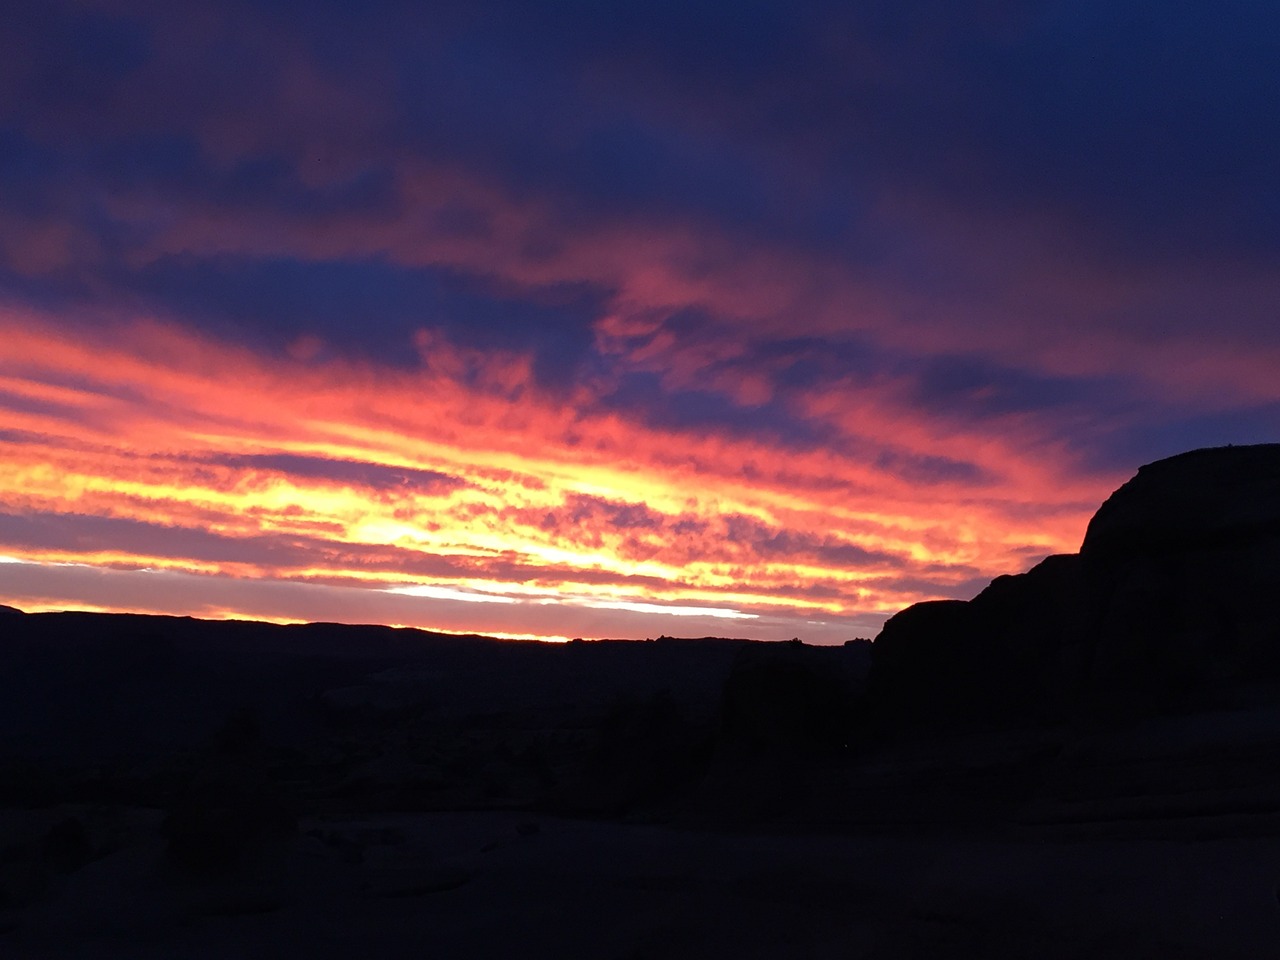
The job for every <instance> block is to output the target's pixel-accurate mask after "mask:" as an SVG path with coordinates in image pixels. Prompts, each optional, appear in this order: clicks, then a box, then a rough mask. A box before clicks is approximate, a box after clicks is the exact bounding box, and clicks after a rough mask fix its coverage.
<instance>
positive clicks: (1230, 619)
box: [870, 444, 1280, 728]
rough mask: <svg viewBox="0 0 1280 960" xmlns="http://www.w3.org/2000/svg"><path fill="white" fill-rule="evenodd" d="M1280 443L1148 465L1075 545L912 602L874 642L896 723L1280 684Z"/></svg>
mask: <svg viewBox="0 0 1280 960" xmlns="http://www.w3.org/2000/svg"><path fill="white" fill-rule="evenodd" d="M1277 595H1280V444H1267V445H1259V446H1249V447H1222V448H1216V449H1209V450H1196V451H1192V452H1190V453H1186V454H1182V455H1180V456H1176V457H1171V458H1169V459H1167V460H1161V461H1158V462H1156V463H1153V464H1149V465H1147V466H1144V467H1143V468H1142V469H1140V470H1139V471H1138V474H1137V476H1135V477H1134V478H1133V479H1132V480H1130V481H1129V482H1128V483H1126V484H1124V485H1123V486H1122V487H1121V488H1120V489H1119V490H1117V491H1116V492H1115V493H1114V494H1112V496H1111V497H1110V498H1108V500H1107V501H1106V502H1105V503H1104V504H1103V505H1102V507H1101V509H1099V511H1098V513H1097V514H1096V515H1095V516H1094V518H1093V520H1092V521H1091V522H1090V524H1089V527H1088V532H1087V534H1086V536H1085V540H1084V544H1083V546H1082V548H1081V551H1080V553H1079V554H1073V555H1067V556H1055V557H1049V558H1047V559H1046V560H1044V561H1043V562H1041V563H1040V564H1039V565H1038V566H1036V567H1035V568H1034V569H1032V570H1031V571H1029V572H1027V573H1025V574H1021V575H1018V576H1013V577H999V578H997V579H996V580H995V581H993V582H992V583H991V585H990V586H988V587H987V588H986V589H985V590H984V591H982V593H980V594H979V595H978V596H977V597H975V598H974V599H973V600H971V601H967V602H963V601H942V602H934V603H924V604H917V605H916V606H914V607H910V608H908V609H907V610H904V611H902V612H901V613H899V614H898V615H896V616H894V617H893V618H891V619H890V620H889V622H888V623H886V624H885V627H884V630H883V631H882V633H881V635H880V636H879V637H878V638H877V640H876V643H875V645H874V648H873V666H872V673H871V681H870V692H871V698H872V706H873V712H874V713H875V714H876V715H877V716H879V718H880V720H881V722H882V723H883V724H885V725H886V726H888V727H891V728H903V727H907V728H910V727H930V726H937V725H939V724H956V723H960V724H964V723H975V722H976V723H985V724H992V723H994V724H997V725H1009V724H1026V723H1053V722H1060V721H1063V720H1070V719H1078V718H1079V717H1080V716H1081V715H1082V714H1084V715H1088V714H1091V713H1093V712H1096V711H1101V712H1103V713H1117V712H1118V713H1121V714H1130V715H1157V714H1168V713H1176V712H1183V711H1187V710H1192V709H1197V708H1199V707H1204V706H1209V705H1213V704H1221V703H1230V702H1236V701H1240V700H1241V699H1242V698H1246V697H1247V696H1248V689H1249V687H1250V686H1251V685H1257V684H1259V683H1266V682H1270V681H1276V680H1280V612H1278V610H1277V606H1276V603H1275V599H1276V597H1277Z"/></svg>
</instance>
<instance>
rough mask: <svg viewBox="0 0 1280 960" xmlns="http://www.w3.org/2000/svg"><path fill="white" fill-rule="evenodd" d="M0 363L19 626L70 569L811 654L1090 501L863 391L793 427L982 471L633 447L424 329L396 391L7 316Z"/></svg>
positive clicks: (225, 348)
mask: <svg viewBox="0 0 1280 960" xmlns="http://www.w3.org/2000/svg"><path fill="white" fill-rule="evenodd" d="M0 343H3V345H4V346H3V347H2V348H0V418H2V419H0V486H2V487H3V489H4V490H5V491H6V499H5V503H4V508H3V509H4V513H3V516H2V517H0V520H3V522H0V554H3V555H5V556H6V557H8V558H11V559H15V560H19V561H23V562H22V563H19V564H12V563H9V564H0V601H7V602H10V603H15V604H17V605H19V606H26V607H28V608H33V607H39V608H49V607H56V606H89V607H98V608H104V607H112V606H113V604H112V603H104V602H103V597H102V596H90V595H89V594H88V593H85V592H84V590H86V589H87V588H84V587H83V582H84V577H79V579H78V580H77V577H75V576H70V575H69V574H66V573H60V574H57V575H56V576H55V575H54V571H56V570H62V571H66V570H68V569H72V568H67V567H53V566H51V565H54V564H77V565H83V566H80V567H76V568H74V569H82V570H83V569H98V570H104V571H105V570H111V571H116V573H117V574H118V575H120V576H123V575H124V573H125V572H127V571H139V570H146V571H151V572H152V574H157V573H165V572H167V573H168V574H170V575H171V577H170V579H169V580H168V581H166V582H167V583H168V584H169V585H170V593H169V594H167V595H166V596H165V597H163V598H157V599H156V600H155V601H154V602H147V601H145V599H144V598H143V597H142V596H140V595H139V594H140V593H141V591H136V590H135V591H132V592H131V591H127V590H126V591H123V592H120V593H118V594H117V596H120V597H129V598H130V599H125V600H122V601H121V602H120V603H119V604H118V606H119V607H120V608H127V609H153V610H158V611H164V612H189V613H205V614H208V613H211V612H212V613H219V614H226V615H253V616H266V617H271V616H274V617H278V618H287V619H298V618H315V617H320V616H324V617H329V618H333V619H361V620H368V619H380V620H383V621H388V622H398V623H414V624H416V625H420V626H427V627H432V626H435V627H445V628H448V629H491V630H496V631H497V632H504V633H508V634H512V635H524V634H528V635H540V636H561V635H569V634H571V633H573V632H579V628H581V630H582V631H593V632H594V635H608V634H610V633H630V634H633V635H634V634H639V633H649V634H651V635H652V634H657V633H660V632H668V633H673V632H681V627H682V625H683V624H685V623H693V622H696V623H697V624H699V625H700V626H701V625H705V624H711V625H716V624H719V625H721V626H722V627H723V629H721V630H720V631H718V632H722V633H730V634H734V635H740V636H741V635H748V636H751V635H767V636H783V635H790V634H800V635H802V636H805V635H809V636H812V637H814V638H816V639H822V640H835V639H839V638H841V636H845V635H852V634H853V633H854V632H863V633H865V632H867V631H868V630H874V629H875V625H876V624H877V623H878V622H879V621H880V620H882V619H883V617H884V616H885V615H887V614H889V613H892V612H893V611H895V610H897V609H899V608H900V607H902V606H904V605H905V604H908V603H911V602H913V601H916V600H920V599H924V598H927V597H936V596H949V595H958V594H960V595H962V594H965V593H966V592H971V591H972V589H973V587H974V584H975V582H977V581H978V580H980V579H981V578H984V577H989V576H992V575H996V574H1000V573H1009V572H1015V571H1018V570H1021V569H1024V568H1025V567H1026V566H1027V565H1028V563H1029V562H1030V561H1031V560H1033V559H1034V558H1035V557H1037V556H1039V555H1043V554H1047V553H1052V552H1057V551H1062V550H1070V549H1074V548H1075V546H1076V545H1077V544H1078V542H1079V538H1080V536H1081V534H1082V532H1083V528H1084V524H1085V522H1086V520H1087V518H1088V515H1089V513H1090V512H1091V510H1092V508H1093V506H1094V505H1096V503H1097V502H1098V500H1099V499H1100V498H1101V496H1102V495H1103V494H1104V493H1105V492H1106V489H1107V487H1108V486H1109V485H1110V484H1111V481H1112V478H1102V479H1101V480H1100V479H1099V478H1089V479H1087V480H1080V481H1077V482H1075V483H1074V484H1073V483H1069V482H1064V481H1063V479H1062V477H1063V476H1064V475H1065V474H1067V473H1068V471H1066V470H1064V469H1063V463H1064V462H1065V455H1063V454H1062V453H1061V452H1060V451H1056V450H1053V449H1045V448H1044V447H1038V448H1030V447H1029V446H1028V438H1027V437H1026V436H1020V435H1019V434H1018V431H1017V427H1016V424H1012V425H1011V424H1008V423H1005V424H1003V425H1002V429H1003V431H1004V432H1003V434H1002V435H1001V436H992V435H981V434H978V433H977V432H973V431H971V432H970V433H968V434H964V435H961V434H954V433H953V434H949V435H944V434H943V433H942V432H941V431H940V429H939V428H938V427H937V426H936V425H931V424H930V423H929V422H927V421H926V420H924V419H922V418H920V417H919V416H913V415H912V414H911V413H910V412H909V411H908V410H907V409H906V408H905V407H903V406H900V405H895V403H894V400H893V395H892V391H891V390H888V389H882V388H876V387H874V386H866V387H858V386H857V385H853V384H848V385H845V386H844V387H843V388H842V389H840V390H839V391H838V392H835V393H828V394H824V395H816V394H815V395H812V396H807V397H804V398H803V400H802V402H801V404H800V407H799V408H798V409H797V414H798V415H803V416H805V417H808V418H811V419H817V420H821V421H822V422H823V423H825V424H827V425H828V426H830V427H833V428H835V429H837V430H839V431H841V432H842V435H854V434H856V436H857V437H858V438H860V441H861V442H862V444H863V447H864V448H867V449H874V450H878V451H894V452H896V455H899V456H901V457H910V456H920V457H923V456H930V457H940V456H941V457H955V458H962V459H963V460H965V461H967V462H974V463H979V464H981V465H982V466H983V467H984V475H983V476H981V477H972V478H968V479H947V478H946V477H945V476H939V477H937V478H932V479H931V480H930V481H929V482H923V481H921V480H920V479H919V478H916V479H911V478H909V477H907V476H902V475H898V474H896V473H895V472H894V471H893V470H892V469H891V468H889V467H886V466H885V464H886V463H892V462H894V459H893V458H886V457H883V456H879V457H875V458H871V459H866V458H863V459H859V458H856V457H853V456H852V455H848V454H840V453H838V452H835V451H834V450H833V449H828V448H816V447H815V448H813V449H805V450H794V449H791V450H780V449H777V448H776V447H774V446H770V444H769V443H768V442H767V441H765V440H762V439H758V438H757V439H743V438H736V439H735V438H728V437H723V436H715V435H709V434H707V433H705V432H698V431H695V430H690V429H658V428H654V427H652V426H646V425H644V424H643V423H641V422H639V421H638V420H637V419H631V418H628V417H627V416H624V415H621V414H618V413H617V412H608V413H606V412H600V408H599V407H598V406H597V405H596V404H594V403H593V400H594V398H593V397H592V396H591V395H590V393H589V391H587V390H585V389H580V390H578V391H577V392H576V393H573V394H571V395H567V396H554V395H552V394H550V393H548V392H547V391H545V390H543V389H541V388H540V387H539V386H538V385H537V383H536V381H535V379H534V377H533V376H532V374H531V361H530V359H529V358H528V357H526V356H523V355H520V354H516V353H506V354H503V353H485V354H480V353H475V352H468V351H466V350H462V349H459V348H457V347H456V346H454V345H452V344H450V343H448V342H446V341H443V340H441V339H439V338H438V337H427V336H426V335H424V336H423V337H422V338H421V339H420V342H419V345H418V346H419V349H420V351H421V354H422V363H421V365H420V366H419V367H418V368H417V369H415V370H412V371H409V370H404V369H398V370H392V369H385V368H379V367H376V366H374V365H371V364H368V363H361V362H354V361H336V360H325V361H316V360H310V361H309V360H305V359H279V358H269V357H264V356H261V355H258V354H255V353H254V352H251V351H250V350H248V349H245V348H242V347H234V346H230V345H227V344H225V343H221V342H216V341H213V340H210V339H207V338H201V337H198V336H196V335H193V334H191V333H189V332H186V331H184V330H182V329H180V328H178V327H175V326H171V325H166V324H162V323H158V322H154V321H138V322H135V323H131V324H127V325H123V326H117V327H114V328H112V329H111V330H110V332H106V331H104V332H103V333H102V334H101V335H100V336H98V337H96V338H94V337H85V336H83V335H73V334H71V333H69V332H67V331H66V330H65V329H63V328H59V327H58V326H56V325H55V324H53V323H51V322H49V321H48V320H47V318H42V317H40V316H35V315H31V314H29V313H17V312H13V311H9V312H5V313H0ZM975 429H976V428H975ZM32 565H45V566H43V567H33V566H32ZM19 568H21V569H22V571H23V576H22V577H21V578H19V577H18V576H17V571H18V570H19ZM33 569H37V570H38V569H43V570H45V571H46V574H47V575H46V576H45V578H44V581H43V582H44V583H46V585H47V588H46V589H45V590H44V591H43V592H42V591H41V590H39V589H37V588H36V587H35V586H33V585H32V584H33V579H32V570H33ZM192 575H199V576H194V577H193V576H192ZM201 577H203V578H205V579H203V580H202V579H201ZM77 582H81V584H82V585H81V587H76V586H75V583H77ZM97 582H99V583H101V582H102V581H101V579H99V581H97ZM58 583H61V584H62V586H61V587H57V588H56V589H55V588H54V586H53V585H55V584H58ZM201 583H204V584H206V586H207V587H208V590H209V594H210V596H212V595H213V594H214V593H216V594H217V596H219V597H221V598H223V599H222V600H220V601H217V602H211V601H209V599H208V598H207V597H206V598H205V599H201V598H200V597H199V596H198V593H199V591H200V589H201V587H200V584H201ZM215 583H216V584H218V586H217V587H216V590H215V589H214V587H213V586H212V585H213V584H215ZM234 583H241V584H246V585H251V584H259V585H266V584H275V585H277V586H280V585H298V584H307V585H310V586H311V587H313V588H315V589H316V590H317V591H319V590H321V589H323V590H325V591H328V592H327V593H323V601H321V600H320V599H319V598H321V596H322V594H321V593H319V592H316V593H312V594H309V596H311V597H312V598H313V599H314V602H315V606H313V607H312V608H310V610H311V611H313V612H309V608H308V607H307V603H306V602H305V601H304V600H301V599H299V598H300V597H302V596H304V594H300V593H298V592H297V591H296V590H295V591H294V592H292V593H289V594H288V599H287V600H286V599H284V598H285V596H286V594H285V592H284V591H283V589H282V590H277V591H276V592H275V593H272V592H271V591H269V590H266V589H265V588H264V589H259V590H257V592H254V593H252V599H249V598H250V592H248V591H246V590H241V591H239V592H238V593H237V592H236V590H234V589H231V588H229V587H228V586H227V584H234ZM6 585H7V586H6ZM179 587H180V588H179ZM58 590H62V591H64V593H62V594H59V593H58ZM77 590H80V591H81V592H80V593H79V594H77V593H76V591H77ZM236 597H239V598H240V599H239V600H237V599H236ZM273 597H275V598H276V599H275V600H273V599H272V598H273ZM340 597H346V598H348V599H347V601H346V602H347V603H348V604H350V606H349V607H348V608H343V607H342V605H341V603H340V602H339V599H338V598H340ZM352 597H359V601H358V602H355V601H352V600H351V599H350V598H352ZM273 603H275V604H276V606H275V607H274V608H273V607H272V604H273ZM343 609H351V610H352V611H353V612H352V615H351V616H349V617H343V616H342V615H341V613H342V610H343ZM467 611H473V612H472V613H470V614H468V612H467ZM499 612H500V615H498V614H499ZM468 616H470V619H467V618H468ZM681 617H684V618H693V619H678V618H681ZM522 618H523V619H522ZM521 623H524V624H528V628H527V629H520V624H521ZM642 623H643V624H646V625H649V626H647V628H646V627H644V626H641V624H642ZM566 624H567V625H570V627H572V629H558V628H557V627H558V626H560V625H566ZM685 632H688V631H685Z"/></svg>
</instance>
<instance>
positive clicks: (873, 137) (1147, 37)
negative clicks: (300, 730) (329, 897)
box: [0, 0, 1280, 643]
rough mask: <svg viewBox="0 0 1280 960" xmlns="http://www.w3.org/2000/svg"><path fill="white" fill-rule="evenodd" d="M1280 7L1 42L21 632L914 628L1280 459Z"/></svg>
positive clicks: (843, 11) (5, 20)
mask: <svg viewBox="0 0 1280 960" xmlns="http://www.w3.org/2000/svg"><path fill="white" fill-rule="evenodd" d="M1278 102H1280V14H1278V13H1277V12H1276V8H1275V7H1274V6H1273V5H1271V4H1266V3H1258V2H1248V3H1244V2H1233V0H1224V2H1220V3H1214V4H1209V3H1205V2H1196V3H1189V2H1178V0H1164V2H1161V3H1139V2H1136V0H1111V2H1106V3H1102V2H1091V0H1082V2H1076V3H1060V2H1053V3H1050V2H1040V3H1032V2H1019V0H974V2H970V3H956V2H945V3H944V2H933V0H905V2H895V3H880V2H874V3H847V2H841V3H822V2H804V0H800V2H794V0H786V2H784V0H776V2H775V0H736V2H732V3H730V2H724V0H713V2H699V0H679V2H668V0H651V2H645V3H626V4H620V3H612V2H607V0H591V2H582V0H573V2H563V3H558V2H554V0H548V2H530V0H524V2H503V0H466V2H453V0H441V2H403V3H380V2H376V0H372V2H371V0H365V2H360V3H352V2H328V0H307V2H295V0H264V2H246V3H234V2H222V0H216V2H214V0H211V2H203V3H198V4H186V3H173V2H159V0H156V2H149V0H139V2H131V0H100V2H99V0H86V2H82V3H75V2H62V0H38V2H26V0H17V2H6V3H5V4H4V5H3V11H2V12H0V603H6V604H11V605H14V606H18V607H21V608H23V609H25V610H28V611H35V610H52V609H65V608H74V609H90V610H129V611H142V612H159V613H179V614H191V615H195V616H206V617H226V616H237V617H254V618H264V619H274V620H337V621H346V622H377V623H391V624H404V625H414V626H422V627H427V628H435V629H443V630H450V631H475V632H483V633H494V634H499V635H504V636H516V637H524V636H533V637H552V638H563V637H575V636H582V637H606V636H608V637H645V636H657V635H659V634H664V633H665V634H675V635H680V636H701V635H706V634H714V635H721V636H739V637H754V638H760V639H782V638H789V637H792V636H799V637H801V638H802V639H805V640H807V641H810V642H821V643H833V642H841V641H843V640H846V639H849V638H851V637H855V636H873V635H874V634H875V633H876V632H877V630H878V629H879V625H880V624H881V623H882V622H883V620H884V619H885V617H886V616H888V615H890V614H892V613H893V612H895V611H897V610H899V609H901V608H902V607H903V606H906V605H907V604H909V603H912V602H914V601H917V600H921V599H928V598H940V597H960V598H964V597H970V596H972V595H973V594H974V593H976V592H977V591H978V590H979V589H981V587H982V586H983V585H985V584H986V582H988V581H989V580H990V579H991V577H993V576H995V575H998V574H1002V573H1014V572H1018V571H1021V570H1025V569H1027V568H1028V567H1029V566H1030V565H1032V564H1033V563H1034V562H1036V561H1037V560H1039V559H1040V558H1041V557H1043V556H1045V555H1046V554H1050V553H1056V552H1064V551H1074V550H1075V549H1076V548H1077V547H1078V546H1079V543H1080V540H1081V538H1082V536H1083V534H1084V529H1085V524H1086V522H1087V521H1088V518H1089V517H1090V515H1091V514H1092V513H1093V511H1094V510H1095V509H1096V508H1097V506H1098V504H1099V503H1100V502H1101V501H1102V499H1104V498H1105V496H1106V495H1107V494H1108V493H1109V492H1110V491H1111V490H1112V489H1113V488H1114V487H1115V486H1117V485H1118V484H1119V483H1121V482H1123V481H1124V480H1125V479H1127V478H1128V477H1129V476H1130V475H1132V473H1133V472H1134V470H1136V468H1137V467H1138V466H1139V465H1140V464H1142V463H1144V462H1148V461H1150V460H1153V459H1156V458H1159V457H1162V456H1167V455H1170V454H1173V453H1177V452H1180V451H1182V450H1186V449H1189V448H1192V447H1197V446H1209V445H1219V444H1225V443H1252V442H1263V441H1274V440H1280V175H1278V174H1277V169H1278V165H1280V120H1277V116H1278V114H1277V103H1278Z"/></svg>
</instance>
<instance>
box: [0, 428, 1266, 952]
mask: <svg viewBox="0 0 1280 960" xmlns="http://www.w3.org/2000/svg"><path fill="white" fill-rule="evenodd" d="M1278 583H1280V445H1276V446H1259V447H1238V448H1221V449H1215V450H1203V451H1195V452H1192V453H1188V454H1184V455H1182V456H1179V457H1173V458H1170V459H1168V460H1163V461H1160V462H1158V463H1154V464H1151V465H1149V466H1146V467H1143V468H1142V469H1141V470H1140V471H1139V472H1138V474H1137V476H1136V477H1134V478H1133V479H1132V480H1131V481H1130V482H1129V483H1127V484H1125V485H1124V486H1123V487H1121V488H1120V489H1119V490H1117V491H1116V492H1115V494H1113V495H1112V496H1111V497H1110V498H1109V499H1108V500H1107V501H1106V503H1105V504H1103V506H1102V507H1101V509H1100V510H1099V511H1098V513H1097V515H1096V516H1095V517H1094V519H1093V521H1092V522H1091V524H1090V525H1089V529H1088V532H1087V534H1086V537H1085V540H1084V543H1083V545H1082V548H1081V550H1080V552H1079V553H1078V554H1073V555H1069V556H1055V557H1049V558H1048V559H1046V560H1044V561H1043V562H1042V563H1040V564H1039V565H1037V566H1036V567H1035V568H1034V569H1032V570H1030V571H1029V572H1027V573H1025V574H1021V575H1018V576H1012V577H1000V578H998V579H996V580H995V581H993V582H992V583H991V585H990V586H989V587H987V588H986V589H985V590H984V591H982V593H981V594H979V595H978V596H977V597H975V598H974V599H973V600H970V601H967V602H961V601H939V602H932V603H922V604H917V605H916V606H914V607H911V608H909V609H907V610H904V611H902V612H901V613H899V614H898V615H896V616H895V617H893V618H892V619H891V620H890V621H889V622H888V623H887V624H886V625H885V628H884V630H883V632H882V634H881V635H880V637H879V638H877V640H876V642H875V643H874V644H871V643H867V642H865V641H864V642H851V643H850V644H847V645H846V646H844V647H842V648H815V647H808V646H805V645H803V644H799V643H777V644H763V643H752V642H748V641H740V640H723V639H715V638H703V639H697V640H690V639H686V640H675V639H670V638H661V639H659V640H657V641H648V642H624V641H601V642H589V643H582V642H575V643H572V644H566V645H544V644H529V643H512V642H500V641H496V640H491V639H487V638H483V637H453V636H445V635H435V634H428V633H423V632H421V631H408V630H393V629H389V628H382V627H349V626H340V625H334V624H312V625H307V626H273V625H267V624H256V623H238V622H216V623H215V622H205V621H198V620H191V619H182V618H166V617H138V616H107V615H94V614H72V613H63V614H41V615H27V614H23V613H21V612H20V611H14V610H12V609H10V608H0V808H3V809H0V955H14V956H31V957H43V956H59V957H61V956H86V957H88V956H93V957H98V956H121V957H124V956H129V957H141V956H157V957H158V956H192V957H195V956H208V957H215V956H218V957H221V956H237V957H240V956H264V957H265V956H280V955H292V954H293V953H298V954H299V955H304V954H305V955H308V956H332V957H341V956H388V957H391V956H409V955H414V956H418V955H421V953H422V952H423V950H424V949H429V950H431V951H432V952H434V953H437V954H438V955H443V956H459V957H463V956H465V957H485V956H499V955H504V954H512V953H516V954H519V955H521V956H529V957H537V956H556V957H619V958H622V957H650V956H652V957H658V956H662V957H671V956H676V957H693V956H708V955H720V954H723V953H725V952H726V951H728V952H731V953H733V954H735V955H743V956H783V957H789V956H813V957H819V956H821V957H825V956H833V957H834V956H840V957H859V956H867V957H872V956H875V957H898V956H903V957H970V956H972V957H1023V956H1043V957H1077V956H1079V957H1086V956H1087V957H1152V958H1155V957H1179V958H1182V957H1250V958H1252V957H1272V956H1276V955H1278V951H1280V903H1278V902H1277V896H1278V894H1277V889H1278V888H1277V882H1280V763H1277V757H1280V615H1278V614H1277V612H1276V607H1275V598H1276V596H1277V594H1278V593H1280V591H1278V590H1277V589H1276V587H1277V584H1278ZM7 951H8V952H7Z"/></svg>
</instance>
